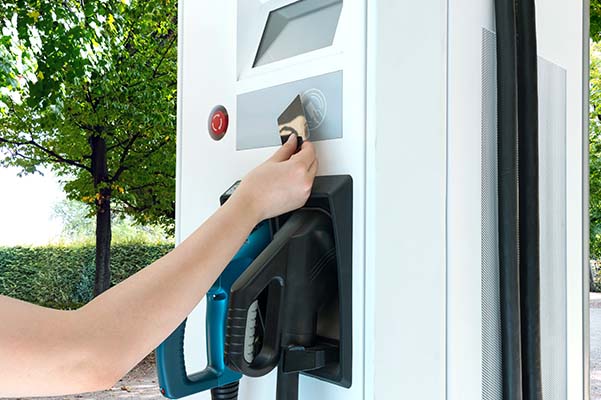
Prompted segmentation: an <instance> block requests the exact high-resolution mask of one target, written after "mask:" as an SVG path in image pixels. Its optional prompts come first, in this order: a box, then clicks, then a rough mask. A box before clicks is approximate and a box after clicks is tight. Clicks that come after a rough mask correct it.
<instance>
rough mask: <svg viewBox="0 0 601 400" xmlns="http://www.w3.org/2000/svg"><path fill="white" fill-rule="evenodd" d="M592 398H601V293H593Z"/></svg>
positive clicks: (591, 322) (594, 399)
mask: <svg viewBox="0 0 601 400" xmlns="http://www.w3.org/2000/svg"><path fill="white" fill-rule="evenodd" d="M590 305H591V314H590V325H591V352H590V355H591V364H590V365H591V400H601V293H591V302H590Z"/></svg>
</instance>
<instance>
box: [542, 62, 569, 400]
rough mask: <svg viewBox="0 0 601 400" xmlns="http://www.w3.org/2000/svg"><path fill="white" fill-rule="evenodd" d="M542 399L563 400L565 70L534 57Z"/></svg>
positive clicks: (565, 305) (565, 350) (565, 366)
mask: <svg viewBox="0 0 601 400" xmlns="http://www.w3.org/2000/svg"><path fill="white" fill-rule="evenodd" d="M538 82H539V89H538V90H539V126H540V129H539V132H540V133H539V153H540V154H539V160H540V161H539V162H540V165H539V171H540V220H541V222H540V261H541V298H540V300H541V362H542V384H543V398H544V399H545V400H564V399H567V287H566V282H567V276H566V268H567V260H566V243H567V240H566V239H567V238H566V194H567V193H566V71H565V70H564V69H563V68H561V67H559V66H557V65H555V64H553V63H551V62H549V61H547V60H544V59H542V58H540V57H539V59H538Z"/></svg>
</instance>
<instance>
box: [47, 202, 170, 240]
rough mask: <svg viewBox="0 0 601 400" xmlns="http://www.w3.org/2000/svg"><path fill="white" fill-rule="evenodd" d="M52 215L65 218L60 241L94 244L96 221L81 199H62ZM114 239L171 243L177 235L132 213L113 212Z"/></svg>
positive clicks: (61, 218) (62, 220)
mask: <svg viewBox="0 0 601 400" xmlns="http://www.w3.org/2000/svg"><path fill="white" fill-rule="evenodd" d="M53 214H54V215H53V217H54V218H56V219H59V220H60V221H61V222H62V225H63V229H62V232H61V236H60V238H59V242H61V243H67V244H73V243H78V244H92V243H94V240H95V228H96V222H95V220H94V218H92V216H91V215H90V210H89V208H87V207H86V206H85V205H83V204H82V203H81V202H79V201H74V200H62V201H60V202H58V203H57V204H55V206H54V210H53ZM111 227H112V241H111V242H112V243H113V244H123V243H153V244H164V243H172V242H173V240H174V238H173V236H171V235H170V234H169V233H168V232H167V231H166V230H165V229H164V227H162V226H160V225H140V224H139V223H137V222H136V221H135V220H134V219H133V218H132V217H130V216H129V215H113V218H112V222H111Z"/></svg>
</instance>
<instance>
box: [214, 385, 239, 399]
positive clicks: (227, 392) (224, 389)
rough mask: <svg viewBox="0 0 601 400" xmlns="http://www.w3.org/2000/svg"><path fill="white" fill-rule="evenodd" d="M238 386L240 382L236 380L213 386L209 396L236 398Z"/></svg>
mask: <svg viewBox="0 0 601 400" xmlns="http://www.w3.org/2000/svg"><path fill="white" fill-rule="evenodd" d="M239 386H240V382H238V381H236V382H234V383H230V384H228V385H223V386H219V387H216V388H213V389H211V398H212V399H213V400H237V399H238V387H239Z"/></svg>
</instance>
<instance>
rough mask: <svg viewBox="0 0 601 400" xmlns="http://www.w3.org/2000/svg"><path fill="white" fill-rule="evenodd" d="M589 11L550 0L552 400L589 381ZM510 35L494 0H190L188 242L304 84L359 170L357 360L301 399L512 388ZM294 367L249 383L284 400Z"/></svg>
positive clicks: (543, 96)
mask: <svg viewBox="0 0 601 400" xmlns="http://www.w3.org/2000/svg"><path fill="white" fill-rule="evenodd" d="M587 10H588V4H586V2H580V1H569V2H557V1H553V0H538V1H537V2H536V13H537V20H536V28H537V39H538V84H539V85H538V95H539V113H538V116H539V127H540V134H539V136H540V141H539V153H540V157H539V161H540V167H539V173H540V201H539V206H540V254H541V263H540V264H541V267H540V270H541V272H540V275H541V278H540V332H541V335H540V336H541V344H540V347H541V364H542V367H541V379H542V388H543V394H544V399H545V400H547V399H581V398H584V399H586V398H588V364H587V363H588V361H587V360H588V350H587V346H588V342H587V336H588V327H587V315H588V308H587V307H588V305H587V304H588V303H587V301H588V298H587V296H588V275H587V273H586V271H587V268H588V260H587V258H588V253H587V250H586V249H587V248H588V247H587V246H588V244H587V238H588V232H587V229H588V227H587V223H586V221H587V218H588V217H587V212H588V211H587V202H588V198H587V196H586V190H587V189H586V188H587V185H586V182H587V179H588V177H587V173H586V164H587V162H588V160H587V146H588V145H587V139H586V138H587V128H586V126H587V125H586V120H587V118H588V110H587V106H586V104H587V102H586V101H587V100H586V96H587V87H588V82H587V75H586V70H587V68H588V65H587V62H586V60H587V53H588V32H587V29H586V27H587V22H586V17H585V14H586V12H587ZM495 32H496V27H495V3H494V1H492V0H484V1H479V2H473V1H468V0H435V1H406V0H235V1H193V0H180V1H179V57H180V66H179V91H178V96H179V99H178V147H177V148H178V150H177V151H178V165H177V195H176V196H177V211H176V212H177V221H176V236H177V237H176V240H177V241H178V242H179V241H181V240H183V239H184V238H185V237H187V236H188V235H189V234H190V233H191V232H192V231H193V230H194V229H195V228H196V227H197V226H198V225H199V224H200V223H202V221H203V220H205V219H206V218H207V217H208V216H210V215H211V214H212V213H213V212H214V211H215V209H216V208H217V207H218V206H219V197H220V195H221V194H223V193H224V192H225V191H226V190H227V189H228V187H230V185H231V184H232V183H233V182H236V181H237V180H239V179H241V178H242V177H243V176H244V175H245V174H246V172H248V171H249V170H250V169H252V168H253V167H254V166H256V165H257V164H258V163H260V162H262V161H263V160H265V159H266V158H267V157H269V156H270V155H271V154H272V153H273V152H274V151H275V150H276V148H277V146H278V145H279V136H278V126H277V117H278V115H279V114H280V113H281V112H282V111H283V110H284V109H285V108H286V106H287V105H288V104H289V103H290V101H291V100H292V99H293V98H294V97H295V96H297V95H301V98H302V101H303V105H304V107H305V112H306V114H307V122H308V127H309V129H310V132H311V140H312V141H313V142H314V143H315V146H316V149H317V152H318V157H319V161H320V170H319V173H318V174H319V175H323V176H325V175H328V176H349V177H350V178H351V179H352V190H351V192H350V193H351V194H349V199H350V201H351V203H352V212H351V213H350V215H349V220H351V221H352V227H346V228H345V229H346V230H347V231H348V232H346V233H347V234H348V236H346V237H348V238H352V239H349V240H351V241H352V243H346V244H345V245H347V246H350V249H352V252H351V253H349V254H351V256H350V260H349V261H350V262H348V263H345V267H344V268H349V271H348V273H349V274H351V275H352V283H351V284H350V286H349V288H350V289H349V290H350V291H349V293H348V296H350V297H351V298H352V302H351V309H350V315H348V316H347V317H348V318H349V319H350V320H352V324H351V326H350V329H349V330H348V332H345V333H344V335H346V336H349V335H350V336H352V338H350V337H349V338H347V339H349V340H350V339H352V340H351V341H347V342H346V343H352V346H351V347H352V348H351V349H350V350H349V353H348V354H352V356H351V359H350V360H349V365H350V370H352V373H351V374H350V375H349V379H348V380H344V379H340V380H339V381H337V384H332V383H331V379H330V380H328V379H323V376H322V377H319V376H317V377H316V376H311V375H310V374H304V375H301V376H300V383H299V392H298V393H299V394H298V397H299V398H300V399H328V400H342V399H345V400H372V399H399V398H407V399H450V400H471V399H474V400H475V399H486V400H493V399H502V398H503V395H502V393H503V392H502V385H503V383H502V382H503V368H502V365H501V364H502V359H501V358H502V357H501V312H500V309H501V306H502V304H501V302H502V300H501V296H500V293H499V292H500V290H499V279H500V274H499V247H498V246H499V238H498V224H499V220H498V213H497V210H498V196H497V195H498V193H497V183H498V176H497V170H496V167H497V129H496V128H497V117H498V116H497V106H498V104H497V91H498V87H497V81H496V78H497V75H496V73H497V61H498V60H497V56H496V45H497V41H496V34H495ZM291 218H292V217H291ZM274 241H275V236H274ZM259 257H260V256H259ZM258 259H259V258H257V260H258ZM251 267H252V266H251ZM251 267H249V268H251ZM243 276H244V275H243ZM247 281H248V279H247ZM239 285H241V284H239ZM239 285H238V286H236V284H234V286H233V287H232V295H234V292H235V290H236V289H237V288H238V287H239ZM206 307H207V305H206V304H205V302H203V303H201V304H200V305H199V306H198V307H197V308H196V309H195V311H194V312H193V313H192V314H191V315H190V317H189V318H188V320H187V325H186V330H185V338H184V339H183V341H184V343H183V353H184V360H183V362H184V366H183V367H184V370H183V371H184V372H183V373H185V374H187V375H188V376H190V377H193V376H194V373H195V372H197V371H202V370H205V367H206V366H207V363H208V358H209V357H207V344H206V326H205V320H206V314H205V313H206V311H205V310H206ZM180 333H181V335H184V333H183V331H181V332H180ZM227 351H228V350H227V344H226V353H227ZM226 361H227V360H226ZM241 370H243V371H242V372H244V370H245V369H244V368H241ZM318 375H319V374H318ZM276 380H278V377H277V373H276V371H275V370H274V371H272V372H270V373H268V374H267V375H265V376H262V377H257V378H252V377H243V378H242V379H241V381H240V382H241V383H240V389H239V395H238V398H240V399H242V400H248V399H275V396H276ZM341 382H342V383H341ZM187 394H190V393H187ZM190 398H194V399H210V398H211V395H210V393H209V392H208V391H203V392H199V393H196V394H192V396H191V397H190Z"/></svg>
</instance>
